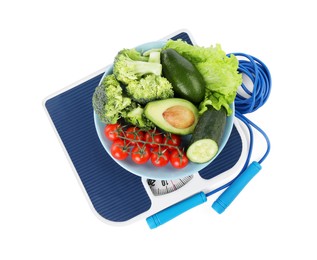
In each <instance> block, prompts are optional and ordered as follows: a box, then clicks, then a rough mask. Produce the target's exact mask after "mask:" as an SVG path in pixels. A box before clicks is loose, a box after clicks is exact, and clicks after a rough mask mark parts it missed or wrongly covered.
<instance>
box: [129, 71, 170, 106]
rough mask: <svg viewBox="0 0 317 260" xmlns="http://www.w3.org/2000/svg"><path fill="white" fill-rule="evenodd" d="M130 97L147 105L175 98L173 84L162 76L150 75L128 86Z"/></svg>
mask: <svg viewBox="0 0 317 260" xmlns="http://www.w3.org/2000/svg"><path fill="white" fill-rule="evenodd" d="M126 91H127V94H128V95H129V97H131V99H133V100H134V101H136V102H138V103H140V104H143V105H145V104H146V103H148V102H150V101H153V100H158V99H166V98H171V97H173V96H174V92H173V87H172V85H171V83H170V82H169V81H168V80H167V79H166V78H163V77H161V76H157V75H154V74H150V75H147V76H145V77H144V78H141V79H140V80H133V81H131V82H130V83H129V84H128V85H127V86H126Z"/></svg>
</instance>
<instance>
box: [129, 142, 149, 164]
mask: <svg viewBox="0 0 317 260" xmlns="http://www.w3.org/2000/svg"><path fill="white" fill-rule="evenodd" d="M150 157H151V151H150V147H149V146H147V145H143V144H136V145H135V146H134V147H133V148H132V151H131V158H132V160H133V161H134V162H135V163H136V164H144V163H146V162H147V161H148V160H149V159H150Z"/></svg>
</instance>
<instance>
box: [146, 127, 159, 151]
mask: <svg viewBox="0 0 317 260" xmlns="http://www.w3.org/2000/svg"><path fill="white" fill-rule="evenodd" d="M144 141H146V142H149V146H150V147H152V148H154V147H158V145H159V144H161V143H162V142H163V135H162V133H161V132H159V131H158V130H154V129H152V130H149V131H146V132H145V135H144Z"/></svg>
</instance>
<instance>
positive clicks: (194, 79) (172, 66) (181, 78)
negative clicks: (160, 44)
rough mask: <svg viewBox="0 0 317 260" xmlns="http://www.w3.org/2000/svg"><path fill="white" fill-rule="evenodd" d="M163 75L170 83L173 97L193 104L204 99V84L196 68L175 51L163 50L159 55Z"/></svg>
mask: <svg viewBox="0 0 317 260" xmlns="http://www.w3.org/2000/svg"><path fill="white" fill-rule="evenodd" d="M161 62H162V66H163V75H164V77H166V78H167V79H168V81H169V82H171V83H172V86H173V90H174V92H175V95H177V96H178V97H180V98H184V99H187V100H189V101H191V102H193V103H199V102H201V101H202V100H203V99H204V97H205V82H204V79H203V77H202V75H201V74H200V72H199V71H198V70H197V69H196V67H195V66H194V65H193V64H192V63H191V62H190V61H189V60H187V59H186V58H184V57H183V56H182V55H180V54H179V53H178V52H177V51H175V50H173V49H165V50H163V51H162V53H161Z"/></svg>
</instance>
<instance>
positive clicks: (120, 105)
mask: <svg viewBox="0 0 317 260" xmlns="http://www.w3.org/2000/svg"><path fill="white" fill-rule="evenodd" d="M92 104H93V108H94V111H95V112H96V114H97V115H98V117H99V119H100V120H101V121H102V122H104V123H106V124H114V123H116V122H117V121H118V120H119V118H121V117H122V114H123V113H125V109H126V108H127V107H129V106H130V105H131V99H130V98H129V97H125V96H123V93H122V88H121V86H120V83H119V82H118V81H117V80H116V78H115V76H114V75H113V74H110V75H108V76H106V77H105V78H104V79H103V81H102V83H101V84H100V85H99V86H98V87H97V88H96V89H95V92H94V94H93V97H92Z"/></svg>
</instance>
